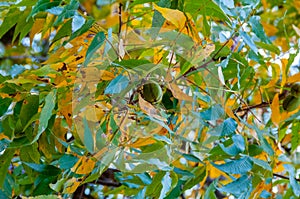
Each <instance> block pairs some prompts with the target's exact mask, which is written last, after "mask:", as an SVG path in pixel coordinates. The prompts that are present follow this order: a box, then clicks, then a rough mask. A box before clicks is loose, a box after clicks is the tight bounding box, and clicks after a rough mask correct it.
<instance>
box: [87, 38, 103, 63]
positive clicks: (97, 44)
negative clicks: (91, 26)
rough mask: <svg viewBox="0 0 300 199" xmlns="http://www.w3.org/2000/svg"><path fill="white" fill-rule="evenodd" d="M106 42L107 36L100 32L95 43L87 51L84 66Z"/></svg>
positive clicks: (94, 40)
mask: <svg viewBox="0 0 300 199" xmlns="http://www.w3.org/2000/svg"><path fill="white" fill-rule="evenodd" d="M104 41H105V34H104V32H99V33H97V34H96V36H95V37H94V39H93V41H92V42H91V44H90V46H89V48H88V49H87V51H86V55H85V60H84V65H85V66H86V65H87V64H88V63H89V61H90V59H91V58H92V56H93V54H94V53H95V52H96V51H97V50H98V49H99V48H100V46H102V44H103V43H104Z"/></svg>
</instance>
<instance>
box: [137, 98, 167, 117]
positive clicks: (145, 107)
mask: <svg viewBox="0 0 300 199" xmlns="http://www.w3.org/2000/svg"><path fill="white" fill-rule="evenodd" d="M139 106H140V108H141V110H142V111H143V112H144V113H146V114H147V115H149V116H150V117H153V118H155V119H158V120H160V121H167V119H166V118H163V117H162V116H160V115H159V113H158V110H157V109H156V108H155V107H154V106H153V105H152V104H150V103H149V102H147V101H146V100H144V99H143V98H142V96H141V95H139Z"/></svg>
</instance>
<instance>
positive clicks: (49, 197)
mask: <svg viewBox="0 0 300 199" xmlns="http://www.w3.org/2000/svg"><path fill="white" fill-rule="evenodd" d="M26 198H27V199H57V195H40V196H32V197H26Z"/></svg>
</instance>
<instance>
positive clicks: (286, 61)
mask: <svg viewBox="0 0 300 199" xmlns="http://www.w3.org/2000/svg"><path fill="white" fill-rule="evenodd" d="M281 63H282V66H281V75H282V81H281V89H280V93H282V90H283V87H284V85H285V84H286V79H287V71H286V66H287V64H288V60H287V59H282V60H281Z"/></svg>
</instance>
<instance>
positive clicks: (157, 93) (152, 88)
mask: <svg viewBox="0 0 300 199" xmlns="http://www.w3.org/2000/svg"><path fill="white" fill-rule="evenodd" d="M141 94H142V97H143V99H144V100H146V101H147V102H149V103H151V104H158V103H159V102H161V100H162V97H163V92H162V89H161V87H160V85H159V84H158V83H156V82H154V81H148V82H146V83H145V84H144V85H143V87H142V90H141Z"/></svg>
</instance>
